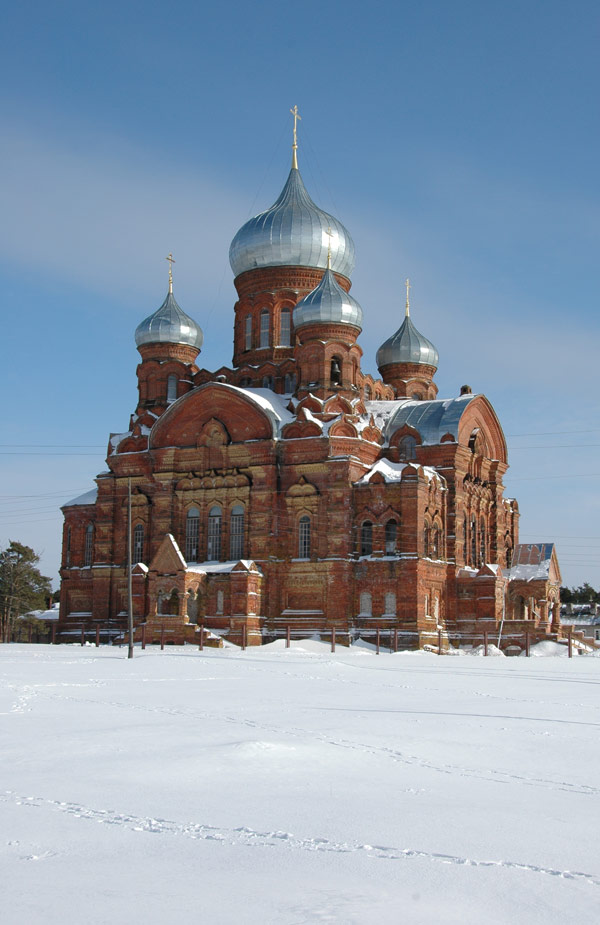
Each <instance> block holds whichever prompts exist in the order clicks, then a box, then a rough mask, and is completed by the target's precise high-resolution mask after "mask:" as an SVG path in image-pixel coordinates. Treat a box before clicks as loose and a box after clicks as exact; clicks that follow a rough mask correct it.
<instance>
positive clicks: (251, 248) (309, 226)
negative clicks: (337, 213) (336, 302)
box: [229, 151, 354, 278]
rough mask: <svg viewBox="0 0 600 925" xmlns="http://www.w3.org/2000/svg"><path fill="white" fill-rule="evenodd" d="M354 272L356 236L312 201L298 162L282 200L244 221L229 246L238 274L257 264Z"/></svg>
mask: <svg viewBox="0 0 600 925" xmlns="http://www.w3.org/2000/svg"><path fill="white" fill-rule="evenodd" d="M330 240H331V268H332V270H334V271H335V272H336V273H340V274H341V275H342V276H346V277H347V278H350V274H351V273H352V270H353V269H354V242H353V240H352V238H351V237H350V235H349V233H348V232H347V231H346V229H345V228H344V226H343V225H342V223H341V222H339V221H338V220H337V219H336V218H334V217H333V215H329V214H328V213H327V212H323V210H322V209H319V207H318V206H316V205H315V203H314V202H313V201H312V199H311V198H310V196H309V195H308V193H307V191H306V187H305V186H304V183H303V181H302V177H301V176H300V171H299V170H298V167H297V164H296V157H295V151H294V162H293V166H292V169H291V170H290V175H289V177H288V178H287V182H286V184H285V186H284V187H283V190H282V191H281V195H280V196H279V199H278V200H277V202H275V203H274V205H272V206H271V208H270V209H267V211H266V212H261V213H260V215H256V216H255V217H254V218H251V219H250V220H249V221H248V222H246V224H245V225H242V227H241V228H240V230H239V231H238V233H237V234H236V236H235V237H234V239H233V241H232V242H231V247H230V248H229V262H230V264H231V269H232V270H233V273H234V276H239V275H240V273H244V272H246V270H255V269H257V268H258V267H280V266H290V267H296V266H297V267H317V268H320V267H322V268H323V269H325V267H326V266H327V251H328V247H329V242H330Z"/></svg>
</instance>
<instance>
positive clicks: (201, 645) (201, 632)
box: [198, 623, 204, 652]
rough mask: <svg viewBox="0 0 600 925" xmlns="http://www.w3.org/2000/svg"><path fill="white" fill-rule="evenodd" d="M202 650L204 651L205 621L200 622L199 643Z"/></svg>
mask: <svg viewBox="0 0 600 925" xmlns="http://www.w3.org/2000/svg"><path fill="white" fill-rule="evenodd" d="M198 648H199V650H200V652H203V651H204V623H201V624H200V642H199V643H198Z"/></svg>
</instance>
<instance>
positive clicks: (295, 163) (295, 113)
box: [290, 106, 302, 170]
mask: <svg viewBox="0 0 600 925" xmlns="http://www.w3.org/2000/svg"><path fill="white" fill-rule="evenodd" d="M290 112H291V114H292V115H293V117H294V144H293V145H292V151H293V154H292V167H295V168H296V170H298V158H297V156H296V151H297V150H298V119H300V121H302V116H301V115H300V113H299V112H298V106H294V108H293V109H290Z"/></svg>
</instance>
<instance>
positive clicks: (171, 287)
mask: <svg viewBox="0 0 600 925" xmlns="http://www.w3.org/2000/svg"><path fill="white" fill-rule="evenodd" d="M165 260H168V261H169V292H170V293H171V295H173V264H174V263H175V260H174V259H173V254H169V256H168V257H165Z"/></svg>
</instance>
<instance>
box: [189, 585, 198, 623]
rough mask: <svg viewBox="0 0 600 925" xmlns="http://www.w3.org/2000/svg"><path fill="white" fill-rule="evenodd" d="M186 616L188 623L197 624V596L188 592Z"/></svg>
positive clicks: (192, 592)
mask: <svg viewBox="0 0 600 925" xmlns="http://www.w3.org/2000/svg"><path fill="white" fill-rule="evenodd" d="M187 615H188V617H189V621H190V623H197V622H198V594H197V592H194V591H190V592H189V596H188V599H187Z"/></svg>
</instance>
